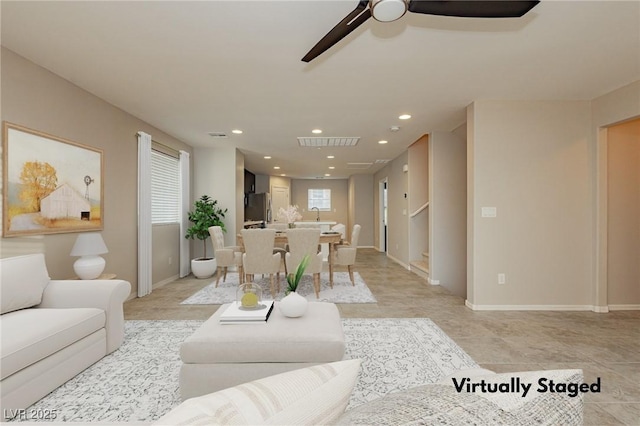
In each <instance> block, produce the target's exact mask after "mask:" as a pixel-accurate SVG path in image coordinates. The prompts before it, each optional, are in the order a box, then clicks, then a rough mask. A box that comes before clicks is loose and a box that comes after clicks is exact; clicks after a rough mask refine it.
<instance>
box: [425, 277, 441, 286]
mask: <svg viewBox="0 0 640 426" xmlns="http://www.w3.org/2000/svg"><path fill="white" fill-rule="evenodd" d="M427 282H428V283H429V284H431V285H440V280H432V279H431V278H428V279H427Z"/></svg>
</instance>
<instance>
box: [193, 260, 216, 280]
mask: <svg viewBox="0 0 640 426" xmlns="http://www.w3.org/2000/svg"><path fill="white" fill-rule="evenodd" d="M217 266H218V264H217V262H216V260H215V259H191V272H193V275H194V276H195V277H196V278H209V277H210V276H212V275H213V274H215V273H216V268H217Z"/></svg>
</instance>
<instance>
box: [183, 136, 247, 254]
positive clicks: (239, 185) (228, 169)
mask: <svg viewBox="0 0 640 426" xmlns="http://www.w3.org/2000/svg"><path fill="white" fill-rule="evenodd" d="M193 157H194V160H193V180H194V186H193V191H192V192H193V199H194V200H197V199H199V198H200V197H201V196H202V195H205V194H206V195H208V196H210V197H211V198H213V199H214V200H217V201H218V207H220V208H221V209H223V210H224V209H227V213H226V214H225V218H224V224H225V228H226V230H227V232H226V233H225V235H224V241H225V245H234V244H235V241H236V235H237V233H238V232H240V229H241V227H242V224H243V222H244V200H243V195H244V156H243V155H242V154H240V153H239V152H238V151H237V150H236V149H235V148H233V147H223V148H195V149H194V155H193ZM239 206H240V207H241V208H239ZM238 217H239V218H238ZM239 227H240V228H239ZM206 244H207V255H209V254H210V253H212V252H211V251H210V250H213V245H212V243H211V238H209V239H207V242H206ZM202 252H203V243H202V242H201V241H200V240H195V241H194V242H192V244H191V257H194V258H195V257H200V256H202Z"/></svg>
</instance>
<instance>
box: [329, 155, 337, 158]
mask: <svg viewBox="0 0 640 426" xmlns="http://www.w3.org/2000/svg"><path fill="white" fill-rule="evenodd" d="M327 158H336V157H335V155H327Z"/></svg>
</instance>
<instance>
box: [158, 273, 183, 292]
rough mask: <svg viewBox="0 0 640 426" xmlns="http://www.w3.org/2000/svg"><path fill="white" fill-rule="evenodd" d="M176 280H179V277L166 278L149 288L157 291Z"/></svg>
mask: <svg viewBox="0 0 640 426" xmlns="http://www.w3.org/2000/svg"><path fill="white" fill-rule="evenodd" d="M178 278H180V275H174V276H172V277H169V278H167V279H166V280H162V281H158V282H157V283H153V285H152V286H151V289H152V290H156V289H159V288H160V287H162V286H165V285H167V284H169V283H172V282H174V281H175V280H177V279H178Z"/></svg>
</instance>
